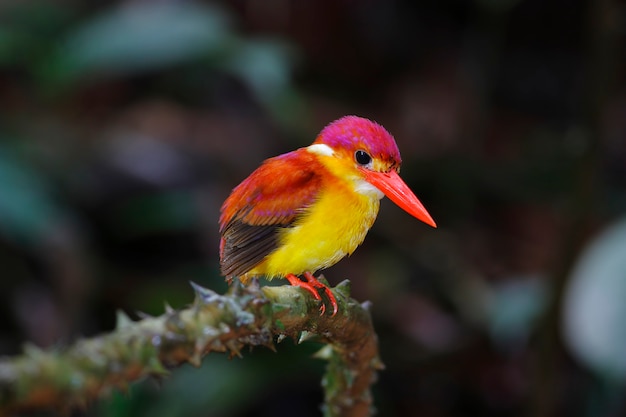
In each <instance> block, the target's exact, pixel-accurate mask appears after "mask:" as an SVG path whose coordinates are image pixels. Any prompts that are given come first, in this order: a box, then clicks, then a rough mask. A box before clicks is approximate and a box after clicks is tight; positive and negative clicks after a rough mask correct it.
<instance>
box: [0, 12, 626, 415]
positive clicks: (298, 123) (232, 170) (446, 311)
mask: <svg viewBox="0 0 626 417" xmlns="http://www.w3.org/2000/svg"><path fill="white" fill-rule="evenodd" d="M624 6H625V4H624V2H616V1H610V0H595V1H592V0H588V1H582V0H574V1H569V0H568V1H566V0H555V1H550V2H547V1H543V0H499V1H498V0H474V1H470V0H425V1H416V0H396V1H386V0H363V1H349V0H318V1H306V0H303V1H299V0H291V1H290V0H232V1H216V2H209V1H197V2H193V1H174V0H172V1H147V0H145V1H140V0H135V1H118V2H110V1H91V2H81V1H78V0H61V1H56V2H45V1H34V0H4V1H2V2H1V3H0V109H1V111H0V354H2V355H13V354H18V353H19V352H20V351H21V346H22V344H23V343H24V342H25V341H32V342H33V343H35V344H37V345H39V346H43V347H49V346H54V345H62V344H66V343H71V341H72V340H74V339H75V338H77V337H80V336H93V335H96V334H99V333H101V332H106V331H109V330H111V329H112V327H113V325H114V320H115V311H116V310H117V309H122V310H124V311H127V312H129V314H131V316H133V317H136V315H135V314H134V313H135V312H137V311H143V312H147V313H152V314H158V313H160V312H161V311H162V309H163V303H164V302H165V301H167V302H168V303H170V304H171V305H173V306H174V307H183V306H185V305H187V304H188V303H190V302H191V301H192V298H193V293H192V290H191V288H190V286H189V283H188V282H189V281H190V280H192V281H194V282H197V283H199V284H201V285H204V286H207V287H211V288H214V289H216V290H218V291H224V290H225V289H226V285H225V283H224V281H223V278H222V277H220V276H219V270H218V257H217V253H218V240H219V237H218V230H217V219H218V216H219V207H220V205H221V202H222V201H223V200H224V199H225V198H226V196H227V195H228V193H229V191H230V189H232V187H234V186H235V185H237V184H238V183H239V182H240V181H241V180H242V179H243V178H245V177H246V176H247V175H248V174H249V173H250V172H251V171H252V170H253V169H254V168H256V167H257V166H258V164H259V163H260V162H261V161H262V160H263V159H265V158H267V157H270V156H274V155H277V154H279V153H283V152H287V151H290V150H292V149H295V148H297V147H301V146H306V145H308V144H310V142H312V140H313V139H314V137H315V135H316V134H317V133H318V132H319V130H321V128H322V127H323V126H325V125H326V124H327V123H328V122H330V121H332V120H334V119H336V118H338V117H340V116H343V115H346V114H358V115H361V116H365V117H369V118H372V119H374V120H376V121H378V122H379V123H381V124H383V125H384V126H385V127H386V128H387V129H388V130H389V131H390V132H391V133H392V134H393V135H394V136H395V137H396V140H397V142H398V145H399V147H400V150H401V152H402V156H403V160H404V164H403V169H402V176H403V177H404V178H405V180H406V181H407V183H409V185H410V186H411V187H412V188H413V189H414V190H415V192H416V194H417V195H418V196H419V197H420V199H421V200H422V202H423V203H424V204H425V205H426V207H427V208H428V209H429V211H430V213H431V214H432V215H433V217H434V218H435V220H436V221H437V223H438V224H439V229H437V230H434V229H430V228H428V227H427V226H425V225H423V224H421V223H419V222H417V221H416V220H415V219H413V218H411V217H410V216H408V215H407V214H405V213H403V212H402V211H401V210H400V209H399V208H397V207H395V206H394V205H393V204H391V203H389V202H388V201H384V202H383V204H382V208H381V213H380V215H379V218H378V221H377V222H376V224H375V225H374V227H373V229H372V231H371V232H370V234H369V236H368V238H367V239H366V241H365V243H364V244H363V246H362V247H361V248H359V250H357V251H356V253H355V254H354V255H353V256H352V257H351V258H349V259H345V260H343V261H342V262H340V263H339V264H337V265H336V266H334V267H333V268H331V269H329V270H327V271H326V272H325V276H326V277H327V278H328V279H329V281H330V282H331V283H333V284H337V283H338V282H340V281H342V280H343V279H350V280H351V281H352V285H353V296H354V297H355V298H357V299H359V300H363V301H364V300H371V301H372V302H373V310H372V314H373V318H374V321H375V326H376V329H377V331H378V333H379V338H380V347H381V355H382V359H383V361H384V362H385V364H386V369H385V370H384V371H383V372H381V374H380V377H379V380H378V382H377V384H376V386H375V402H376V407H377V408H378V410H379V415H381V416H391V417H394V416H421V417H428V416H437V417H449V416H468V415H469V416H484V417H489V416H618V415H626V404H625V403H624V398H626V395H624V394H626V392H625V387H624V382H625V381H626V302H624V300H626V216H624V214H625V213H626V83H625V81H626V80H625V75H626V73H625V72H624V64H625V59H624V58H625V56H624V42H623V41H624V35H625V31H624V28H625V26H624V21H626V20H625V19H624V17H625V14H624V10H625V9H624ZM317 347H318V346H316V345H314V344H305V345H302V346H295V345H294V344H293V343H292V342H291V341H285V342H283V343H282V344H280V345H279V346H278V353H277V354H276V353H273V352H269V351H268V350H263V349H257V350H255V351H253V352H251V353H246V354H245V355H244V358H243V359H234V360H228V359H227V358H225V357H224V356H223V355H209V356H208V357H207V358H206V359H205V361H204V363H203V366H202V367H201V368H200V369H196V368H191V367H189V368H187V367H185V368H182V369H178V370H176V371H175V372H174V373H173V376H172V377H171V378H168V379H166V380H164V381H163V382H162V383H161V384H160V386H157V384H155V383H154V382H153V381H144V382H142V383H138V384H135V385H133V386H132V389H131V390H130V394H113V395H111V396H110V397H109V398H107V399H104V400H102V401H99V402H97V403H96V404H93V405H92V406H91V407H89V409H88V410H86V411H79V412H76V415H85V416H122V417H123V416H148V415H149V416H151V417H161V416H173V415H185V416H211V417H215V416H219V417H226V416H228V417H242V416H275V417H280V416H294V415H296V416H301V417H307V416H318V415H320V412H319V410H318V407H319V404H320V403H321V401H322V398H321V395H322V394H321V389H320V388H319V383H320V377H321V373H322V370H323V366H324V364H323V362H321V361H319V360H315V359H312V358H311V355H312V353H313V352H315V350H316V349H317Z"/></svg>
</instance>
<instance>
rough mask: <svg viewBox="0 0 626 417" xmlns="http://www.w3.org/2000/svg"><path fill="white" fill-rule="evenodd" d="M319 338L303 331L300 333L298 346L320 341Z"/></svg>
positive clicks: (314, 334)
mask: <svg viewBox="0 0 626 417" xmlns="http://www.w3.org/2000/svg"><path fill="white" fill-rule="evenodd" d="M319 338H320V337H319V335H318V334H316V333H312V332H308V331H306V330H303V331H302V333H300V337H299V338H298V344H300V343H303V342H310V341H315V340H319Z"/></svg>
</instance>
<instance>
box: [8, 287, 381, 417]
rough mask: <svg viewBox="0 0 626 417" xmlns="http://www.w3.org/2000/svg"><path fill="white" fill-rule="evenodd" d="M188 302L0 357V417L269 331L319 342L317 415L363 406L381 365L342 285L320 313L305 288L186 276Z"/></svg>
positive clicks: (64, 401)
mask: <svg viewBox="0 0 626 417" xmlns="http://www.w3.org/2000/svg"><path fill="white" fill-rule="evenodd" d="M192 286H193V288H194V291H195V293H196V297H195V300H194V302H193V304H192V305H191V306H190V307H188V308H186V309H182V310H174V309H171V308H166V311H165V313H164V314H163V315H161V316H158V317H147V318H144V319H142V320H139V321H132V320H131V319H129V318H128V316H126V315H125V314H124V313H121V312H120V313H118V320H117V326H116V328H115V330H114V331H113V332H111V333H108V334H104V335H101V336H99V337H95V338H91V339H83V340H78V341H77V342H76V343H74V345H72V346H69V347H67V348H62V349H51V350H42V349H39V348H37V347H35V346H32V345H28V346H26V347H25V349H24V353H23V354H22V355H20V356H16V357H9V358H1V359H0V417H2V416H10V415H12V414H13V413H15V412H19V411H23V410H36V409H46V408H56V409H60V410H67V409H71V408H73V407H86V406H87V404H89V403H90V402H92V401H93V400H95V399H97V398H100V397H102V396H104V395H106V394H107V393H109V392H111V390H114V389H120V390H124V389H125V388H126V387H127V386H128V384H129V383H131V382H133V381H136V380H139V379H142V378H145V377H149V376H159V377H164V376H166V375H167V374H168V373H169V371H168V370H169V369H172V368H174V367H176V366H179V365H181V364H183V363H185V362H189V363H191V364H193V365H196V366H198V365H199V364H200V362H201V359H202V357H203V356H204V355H206V354H207V353H209V352H230V354H231V355H240V351H241V349H242V348H243V347H244V346H248V345H249V346H259V345H262V346H267V347H269V348H271V349H274V339H275V338H280V339H282V338H284V337H285V336H288V337H292V338H294V339H295V340H296V341H298V342H302V341H305V340H310V339H311V338H315V339H316V340H318V341H321V342H324V343H326V344H327V345H326V346H325V347H324V348H323V349H322V350H321V351H320V352H319V353H318V354H317V357H320V358H323V359H326V360H328V366H327V368H326V373H325V375H324V377H323V380H322V386H323V388H324V396H325V400H324V405H323V410H324V415H325V416H328V417H339V416H341V417H344V416H345V417H348V416H350V417H362V416H369V415H371V413H372V397H371V393H370V386H371V384H372V383H373V382H374V380H375V374H376V370H378V369H381V367H382V364H381V362H380V360H379V358H378V342H377V336H376V334H375V332H374V329H373V327H372V322H371V318H370V314H369V311H368V305H367V304H359V303H358V302H356V301H355V300H353V299H351V298H349V292H350V288H349V287H350V284H349V282H348V281H344V282H342V283H341V284H339V285H338V286H337V287H335V288H334V289H333V293H334V294H335V296H336V298H337V301H338V303H339V313H338V314H337V315H336V316H334V317H331V316H330V315H324V316H320V314H319V304H318V302H316V301H315V300H314V299H313V297H311V296H310V294H308V293H306V292H304V291H302V290H301V289H300V288H295V287H291V286H282V287H263V288H260V287H259V286H258V285H251V286H248V287H242V286H240V285H233V286H232V287H231V289H230V290H229V292H228V293H227V294H225V295H219V294H217V293H215V292H213V291H211V290H209V289H206V288H203V287H200V286H198V285H195V284H192Z"/></svg>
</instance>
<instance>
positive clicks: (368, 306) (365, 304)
mask: <svg viewBox="0 0 626 417" xmlns="http://www.w3.org/2000/svg"><path fill="white" fill-rule="evenodd" d="M372 306H373V304H372V302H371V301H369V300H367V301H363V302H362V303H361V308H363V310H365V311H370V310H371V309H372Z"/></svg>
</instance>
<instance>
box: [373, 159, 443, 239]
mask: <svg viewBox="0 0 626 417" xmlns="http://www.w3.org/2000/svg"><path fill="white" fill-rule="evenodd" d="M361 172H363V174H364V175H365V180H366V181H367V182H369V183H370V184H372V185H373V186H374V187H376V188H378V189H379V190H380V191H382V192H383V193H384V194H385V195H386V196H387V197H389V199H390V200H391V201H393V202H394V203H396V204H397V205H398V207H400V208H401V209H402V210H404V211H406V212H407V213H409V214H410V215H411V216H413V217H415V218H417V219H418V220H421V221H423V222H424V223H426V224H428V225H430V226H432V227H437V224H435V221H434V220H433V218H432V217H430V214H428V212H427V211H426V209H425V208H424V206H423V205H422V203H420V201H419V200H418V199H417V197H416V196H415V194H413V191H411V189H410V188H409V186H408V185H406V184H405V183H404V181H402V178H400V176H399V175H398V173H397V172H396V171H394V170H391V171H389V172H375V171H370V170H367V169H361Z"/></svg>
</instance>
